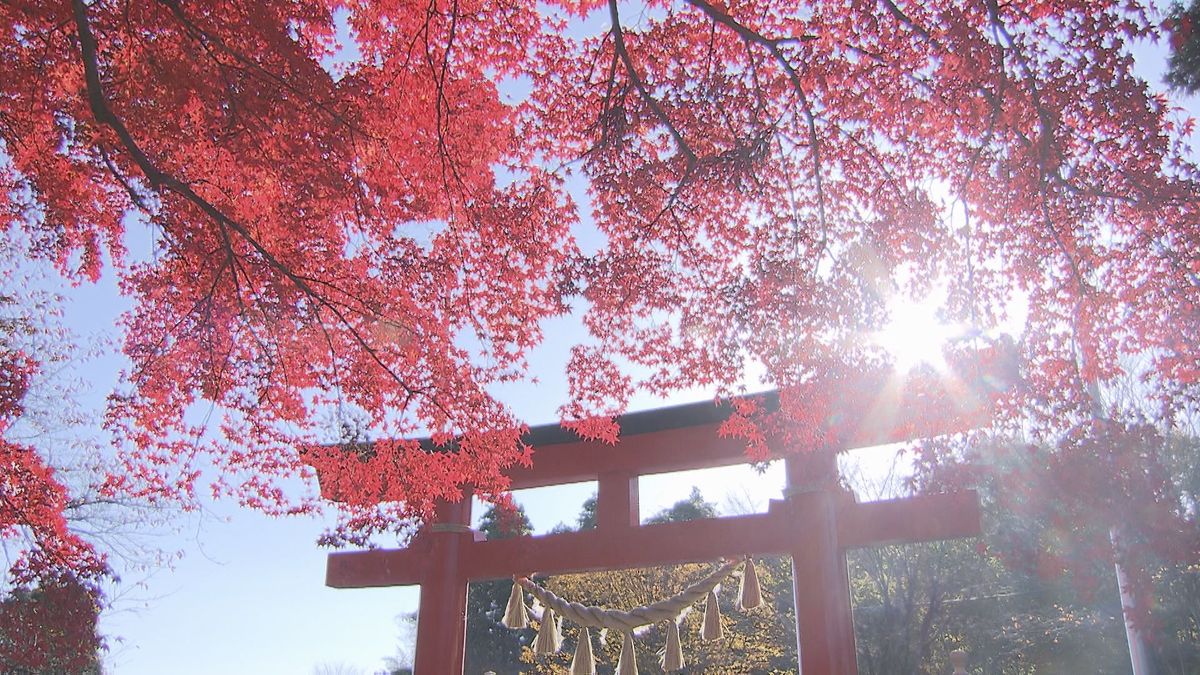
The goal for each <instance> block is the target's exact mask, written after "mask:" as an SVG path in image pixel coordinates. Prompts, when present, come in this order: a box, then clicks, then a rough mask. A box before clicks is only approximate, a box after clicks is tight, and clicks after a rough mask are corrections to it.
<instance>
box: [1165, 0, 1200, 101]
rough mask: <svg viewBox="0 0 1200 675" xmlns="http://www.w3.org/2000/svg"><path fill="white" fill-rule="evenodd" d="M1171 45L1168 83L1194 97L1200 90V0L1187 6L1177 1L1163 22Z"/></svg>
mask: <svg viewBox="0 0 1200 675" xmlns="http://www.w3.org/2000/svg"><path fill="white" fill-rule="evenodd" d="M1163 27H1164V28H1166V29H1167V35H1168V39H1169V42H1170V46H1171V55H1170V57H1169V58H1168V59H1167V74H1166V78H1165V79H1166V81H1167V84H1169V85H1171V86H1172V87H1174V88H1176V89H1179V90H1181V91H1185V92H1188V93H1190V94H1194V93H1196V91H1197V90H1200V33H1197V32H1196V29H1197V28H1200V0H1192V3H1191V4H1190V5H1188V6H1187V7H1184V6H1183V4H1182V3H1179V2H1176V3H1174V4H1173V5H1172V6H1171V12H1170V15H1169V16H1168V18H1167V20H1166V21H1165V22H1163Z"/></svg>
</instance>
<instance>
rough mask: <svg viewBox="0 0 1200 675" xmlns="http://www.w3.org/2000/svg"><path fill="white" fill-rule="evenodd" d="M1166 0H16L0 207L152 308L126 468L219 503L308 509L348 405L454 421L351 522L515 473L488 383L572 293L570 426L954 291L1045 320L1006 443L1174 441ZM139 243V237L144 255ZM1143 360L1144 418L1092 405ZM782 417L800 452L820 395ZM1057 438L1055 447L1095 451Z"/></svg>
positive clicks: (1181, 411)
mask: <svg viewBox="0 0 1200 675" xmlns="http://www.w3.org/2000/svg"><path fill="white" fill-rule="evenodd" d="M1147 11H1148V10H1146V9H1145V8H1143V7H1141V6H1140V5H1139V3H1137V2H1126V1H1125V0H1121V1H1119V2H1118V1H1116V0H1107V1H1106V0H1070V1H1063V0H1053V1H1051V0H1030V1H1029V2H1020V3H1000V2H997V1H996V0H980V1H979V2H971V3H964V2H954V1H937V2H932V1H922V2H917V1H908V0H840V1H831V0H829V1H827V0H814V1H813V2H808V3H802V4H797V3H780V2H768V1H766V0H748V1H746V2H737V3H723V2H718V1H715V0H681V1H679V2H660V1H654V2H649V3H647V5H646V6H645V7H644V8H640V9H634V8H633V7H631V6H629V5H628V4H624V3H619V2H616V0H610V1H609V2H607V4H606V3H603V2H596V1H591V0H589V1H586V2H581V1H578V0H574V1H571V2H563V1H557V2H556V1H554V0H550V1H549V2H545V3H527V2H496V1H493V0H488V1H486V2H484V1H482V0H429V2H425V3H415V4H414V3H400V2H392V1H388V0H348V1H336V2H335V1H330V0H291V1H287V2H285V1H283V0H264V1H255V2H248V1H247V2H241V1H238V0H203V1H196V2H183V1H182V0H93V1H92V2H85V0H55V1H52V2H51V1H45V0H26V1H24V2H21V1H20V0H18V1H17V2H9V3H6V4H5V5H4V7H3V9H0V72H3V73H4V76H3V78H2V79H0V139H2V141H3V151H4V153H5V154H6V155H7V161H5V162H3V163H0V212H2V213H3V214H4V216H3V217H4V220H5V225H6V227H9V228H20V229H22V230H24V231H26V232H27V233H28V234H29V235H30V236H31V238H32V239H33V240H34V241H35V242H36V247H35V248H36V250H35V251H33V253H34V255H35V256H37V257H39V258H42V259H46V260H50V261H53V262H54V263H55V264H56V265H57V266H58V267H59V269H60V270H61V271H62V273H63V274H65V275H68V276H70V277H71V278H74V279H94V278H96V276H97V275H98V274H100V272H101V267H102V264H103V261H105V260H111V261H112V264H113V265H114V267H115V268H116V270H117V271H118V272H119V274H120V275H121V278H122V283H123V289H124V291H125V292H126V293H127V294H128V295H130V296H131V297H132V298H133V299H134V301H135V308H134V310H133V311H132V313H131V314H130V315H129V316H128V317H127V318H126V320H125V326H124V327H125V330H126V333H127V338H126V345H125V351H126V354H127V355H128V357H129V358H130V360H131V362H132V370H131V371H130V372H129V375H128V378H127V381H126V382H125V383H124V384H123V385H121V386H120V387H119V388H118V391H117V392H116V393H115V394H114V395H113V397H112V400H111V406H110V410H109V414H108V418H107V425H108V427H109V428H110V429H111V430H112V431H113V432H114V433H115V434H116V435H117V436H118V439H119V441H120V442H121V445H122V447H123V451H124V459H125V470H124V471H122V472H117V473H114V476H113V477H112V480H111V481H110V488H111V489H113V490H127V491H132V492H134V493H136V494H139V495H143V496H156V495H162V496H168V497H180V496H183V497H185V498H187V497H188V496H189V495H190V494H191V492H192V490H193V488H194V485H195V482H196V480H197V478H198V476H199V475H200V467H201V466H209V465H210V463H211V465H215V466H216V467H217V468H218V469H219V471H220V473H221V475H222V480H221V482H220V484H219V485H218V486H217V487H216V489H217V490H218V491H227V492H230V493H234V494H236V495H238V496H239V497H240V498H241V499H243V500H244V501H246V502H247V503H250V504H254V505H256V506H260V507H263V508H268V509H272V510H286V509H291V508H304V505H303V504H299V505H298V504H296V503H294V502H293V501H291V500H289V499H287V498H286V497H285V495H283V493H282V492H281V491H280V489H279V483H278V479H279V478H280V477H286V476H288V475H291V474H294V473H296V472H298V471H300V470H301V469H300V463H299V461H298V457H297V452H296V448H297V447H298V446H300V445H302V444H303V443H305V442H309V441H313V440H320V439H321V437H320V436H319V435H318V432H319V431H320V428H321V423H320V422H319V419H320V416H319V415H318V414H317V413H318V412H319V411H321V410H323V409H328V408H331V407H332V408H335V409H337V410H355V411H359V412H360V413H361V414H363V415H365V416H366V420H367V421H368V422H369V424H370V425H371V427H372V428H373V429H374V430H376V431H377V432H379V433H383V434H387V435H392V436H397V437H399V436H404V435H411V434H413V433H416V432H424V431H428V432H431V433H433V434H434V435H435V436H436V437H437V438H442V439H448V438H450V437H451V436H452V435H458V434H463V437H462V439H461V441H460V443H459V444H458V445H457V450H456V451H455V452H428V451H426V450H423V449H421V448H420V447H418V446H417V445H416V444H413V443H404V442H397V443H386V444H379V445H378V447H376V448H375V449H374V450H371V451H370V452H369V453H368V454H369V455H370V459H371V461H370V462H369V463H367V464H369V466H370V467H371V469H372V471H374V472H375V473H373V474H371V475H366V472H363V473H364V476H363V480H364V482H365V483H369V484H370V485H369V487H370V488H371V489H370V490H364V495H365V494H373V492H372V491H371V490H374V489H377V488H378V487H379V486H378V485H377V483H380V482H384V483H386V484H387V491H388V494H390V495H391V496H393V497H394V498H396V499H398V500H400V501H401V504H399V505H393V506H391V507H388V508H389V510H387V511H371V510H369V509H367V505H363V507H364V509H367V510H365V511H363V512H362V513H360V514H359V516H358V517H357V519H356V520H355V521H354V522H353V525H355V526H358V527H362V528H366V529H368V530H369V529H371V528H375V527H386V526H389V525H390V524H393V523H394V522H395V520H394V519H395V518H396V517H400V516H406V515H411V514H417V513H421V512H424V511H426V510H427V509H428V508H429V506H430V504H431V502H432V500H433V499H435V498H438V497H445V496H452V495H456V494H457V493H458V491H459V489H460V487H461V486H462V485H464V484H467V483H471V484H475V485H477V486H479V487H480V488H481V489H482V490H483V491H484V492H495V491H498V490H500V489H502V488H503V485H504V478H503V471H504V469H505V467H507V466H510V465H512V464H513V463H514V462H518V461H527V460H528V459H529V457H530V456H529V449H528V448H525V447H523V446H521V444H520V443H519V442H518V440H517V439H518V433H519V420H517V419H514V417H513V415H512V413H511V411H510V410H509V409H507V408H506V407H505V406H504V405H502V404H500V403H498V402H497V401H496V400H495V399H494V398H493V397H492V396H491V395H489V389H488V387H489V386H490V385H492V384H494V383H497V382H503V381H508V380H512V379H519V378H522V377H524V376H525V373H526V370H527V368H528V364H527V363H526V357H527V355H528V354H529V353H530V350H531V349H532V348H533V347H534V346H536V345H538V344H539V343H540V342H541V341H542V340H543V335H542V333H541V325H542V322H543V320H544V319H546V318H548V317H552V316H555V315H561V314H564V313H567V312H570V311H572V308H574V311H575V312H577V313H578V314H579V315H580V316H581V317H582V321H583V322H584V324H585V326H586V327H587V329H588V331H589V332H590V335H589V336H588V337H587V338H586V339H581V340H580V343H579V344H578V345H577V346H576V347H575V348H574V351H573V356H572V358H571V361H570V364H569V366H568V372H567V374H566V375H567V378H568V379H569V382H570V385H571V392H572V397H571V400H570V401H569V402H567V403H566V405H565V406H564V408H563V415H564V417H565V418H566V419H568V420H576V421H577V422H578V426H577V428H579V429H580V430H581V431H582V432H583V433H590V434H600V435H603V434H610V433H611V432H612V428H611V427H606V426H605V425H604V423H603V422H602V421H601V422H596V421H594V420H595V419H597V416H599V419H601V420H602V419H603V418H604V417H605V416H607V415H610V414H612V413H614V412H617V411H620V410H621V409H622V408H623V406H624V405H625V403H626V401H627V400H628V399H629V397H630V396H631V394H632V393H633V392H634V391H636V390H638V389H641V390H648V391H651V392H667V391H672V390H677V389H680V388H684V387H696V386H699V387H706V388H709V389H712V390H715V391H716V392H717V393H719V394H730V393H735V392H736V391H737V390H738V388H739V386H740V385H741V383H742V382H743V381H744V380H745V379H746V377H747V373H748V372H758V371H759V368H760V366H761V370H762V371H763V372H765V378H766V380H767V382H769V383H770V384H772V385H774V386H778V387H781V388H784V389H787V388H789V387H794V386H797V385H800V384H804V383H808V384H813V383H817V384H820V383H822V382H836V381H838V380H839V379H840V378H842V377H843V376H845V375H846V374H849V373H854V372H857V371H860V370H863V369H870V368H877V367H879V365H880V364H881V363H882V362H883V361H884V360H885V359H886V355H885V354H884V353H883V352H882V351H881V350H880V349H879V347H878V346H876V345H874V344H873V343H872V342H871V341H870V340H869V339H866V338H865V336H867V335H869V334H870V333H871V332H872V331H875V330H877V329H878V328H879V326H880V325H881V324H882V323H883V321H884V320H885V316H886V313H887V311H888V306H889V303H890V302H891V300H892V299H893V298H894V297H897V296H918V295H920V294H922V293H923V292H925V291H927V290H928V289H929V288H930V287H932V286H935V285H943V284H944V285H945V286H946V288H947V289H948V300H947V303H946V308H945V309H946V313H947V316H948V317H949V318H951V319H954V320H957V321H961V322H963V323H965V324H968V325H970V326H972V327H974V328H975V329H976V334H975V335H976V337H974V338H973V339H972V340H969V341H964V342H963V343H962V344H960V345H959V346H958V348H959V349H960V350H969V349H971V348H972V347H973V346H979V345H982V344H986V343H987V341H988V336H989V335H992V332H991V331H994V330H995V328H996V326H997V325H999V323H1000V322H1001V321H1002V320H1003V319H1004V318H1005V316H1006V315H1007V314H1008V313H1010V312H1018V313H1019V312H1020V310H1019V309H1014V307H1017V306H1019V305H1021V304H1022V301H1027V304H1028V317H1027V320H1026V323H1025V326H1026V327H1025V331H1024V333H1023V334H1022V335H1021V336H1020V337H1019V339H1018V341H1017V349H1018V352H1019V356H1020V364H1021V369H1020V372H1021V376H1022V377H1021V382H1022V384H1021V386H1019V387H1014V388H1012V389H1010V390H1009V392H1008V395H1007V397H1006V399H1005V400H1004V401H1003V403H1002V408H1001V409H1002V413H1003V414H1002V419H1001V422H1002V423H1004V424H1008V425H1010V426H1011V427H1020V428H1025V429H1033V430H1035V431H1036V433H1037V434H1038V435H1039V437H1040V438H1042V439H1048V440H1056V439H1067V438H1072V439H1075V436H1073V435H1072V434H1074V433H1075V432H1077V431H1080V430H1082V431H1083V433H1085V434H1086V433H1088V431H1087V430H1089V429H1091V428H1092V427H1091V425H1093V423H1094V422H1095V420H1096V419H1104V420H1110V421H1113V422H1114V423H1117V424H1124V423H1125V422H1126V421H1130V420H1133V418H1134V417H1135V416H1140V417H1141V418H1145V419H1149V420H1150V421H1153V422H1155V423H1161V424H1165V425H1170V424H1172V423H1174V422H1176V421H1177V420H1178V419H1179V417H1180V416H1181V415H1186V414H1190V412H1191V409H1192V407H1193V404H1194V401H1195V396H1196V394H1197V389H1196V383H1197V379H1198V374H1200V369H1198V368H1197V364H1198V363H1200V360H1198V356H1200V354H1198V350H1200V341H1197V340H1195V339H1194V336H1195V335H1197V334H1198V331H1200V311H1198V310H1197V307H1198V302H1200V283H1198V279H1197V277H1196V274H1197V271H1200V269H1198V268H1200V259H1198V257H1197V256H1198V253H1197V252H1200V240H1198V239H1200V236H1198V235H1200V228H1197V222H1200V220H1198V216H1200V214H1198V213H1197V211H1198V207H1200V192H1198V187H1200V183H1198V182H1197V178H1198V174H1197V171H1196V167H1195V166H1194V165H1193V164H1192V163H1191V162H1190V161H1189V160H1188V159H1187V158H1186V156H1185V153H1186V150H1187V148H1186V146H1185V140H1186V134H1187V133H1188V132H1190V122H1187V121H1184V120H1182V119H1181V117H1180V116H1179V115H1178V114H1177V112H1176V111H1173V110H1172V109H1171V108H1170V106H1169V103H1168V102H1167V101H1166V100H1165V99H1163V98H1161V97H1159V96H1157V95H1155V94H1153V93H1152V92H1151V90H1150V89H1149V88H1148V87H1147V85H1146V83H1144V82H1143V81H1141V80H1139V79H1138V78H1137V77H1135V76H1134V74H1133V72H1132V66H1133V60H1132V57H1131V55H1130V52H1129V48H1130V45H1131V44H1132V43H1134V42H1135V41H1137V40H1141V39H1146V38H1153V37H1155V36H1156V32H1155V31H1156V30H1157V29H1156V28H1155V26H1156V25H1157V22H1156V21H1155V20H1154V17H1151V16H1148V15H1147ZM339 24H344V25H345V26H346V27H348V30H349V35H350V36H352V37H347V35H346V33H345V31H342V34H341V35H340V37H339V28H338V26H339ZM339 40H340V41H341V42H342V43H344V44H346V45H349V48H348V49H342V50H339V49H338V43H339ZM579 177H581V178H582V179H583V180H576V178H579ZM577 185H584V186H585V187H586V198H584V197H583V192H581V191H576V190H574V186H577ZM141 223H144V224H146V225H148V226H149V227H150V228H151V230H152V231H153V233H154V236H155V239H154V245H153V251H152V252H151V254H150V255H149V256H146V257H143V256H140V255H139V256H133V257H130V256H129V255H128V254H127V252H126V251H125V248H124V243H125V241H126V236H125V235H126V233H127V231H128V230H130V228H135V229H139V228H141V227H142V225H141ZM576 237H578V241H577V240H576ZM1134 357H1137V359H1139V360H1137V361H1136V362H1137V363H1138V364H1139V366H1138V369H1137V370H1136V371H1133V367H1132V366H1131V365H1130V364H1131V363H1134V362H1135V361H1134V360H1133V358H1134ZM1142 376H1147V377H1146V379H1145V383H1144V384H1142V385H1140V386H1141V389H1140V390H1139V400H1142V401H1145V402H1149V405H1142V406H1139V407H1137V409H1136V410H1134V409H1133V408H1130V407H1126V408H1121V407H1119V406H1116V405H1115V404H1113V403H1112V402H1113V401H1114V400H1115V399H1113V398H1111V397H1108V398H1106V395H1105V394H1106V392H1107V391H1108V389H1107V388H1108V387H1109V386H1110V385H1111V384H1112V383H1114V382H1119V381H1122V379H1123V378H1136V377H1142ZM817 390H819V387H818V388H817ZM784 398H785V400H792V401H794V402H795V406H794V409H792V410H790V411H788V415H789V419H790V420H791V421H792V422H793V423H794V424H795V425H797V426H798V429H797V431H796V433H797V434H798V436H799V437H813V434H812V433H811V431H812V429H818V428H820V427H821V425H822V424H824V422H825V420H824V418H823V417H821V416H819V415H816V414H814V413H813V412H812V411H814V410H821V409H822V408H823V405H822V403H821V402H820V401H814V400H811V397H791V398H790V399H789V398H788V397H786V396H785V397H784ZM209 405H215V406H216V408H217V409H218V410H219V411H220V416H221V417H220V419H221V421H220V423H219V430H220V432H219V433H216V434H205V433H204V432H203V430H202V429H201V428H199V425H197V424H196V422H195V421H196V420H197V419H200V418H201V417H203V413H204V411H205V409H206V408H207V407H208V406H209ZM1135 412H1136V413H1137V415H1134V413H1135ZM197 413H199V414H197ZM806 425H807V426H808V427H809V429H807V430H806V429H805V426H806ZM1070 442H1071V443H1072V444H1073V445H1072V446H1071V447H1072V448H1076V447H1077V448H1080V450H1079V451H1072V452H1071V453H1068V454H1066V455H1064V461H1067V458H1068V457H1069V461H1071V462H1082V463H1086V462H1090V461H1092V460H1093V454H1094V453H1091V452H1090V451H1088V450H1087V448H1088V447H1089V446H1088V445H1087V444H1080V442H1079V441H1078V440H1077V439H1075V440H1071V441H1070ZM200 458H203V459H202V460H201V459H200ZM364 466H366V464H364ZM1122 466H1123V465H1122ZM1078 475H1080V476H1096V475H1097V473H1096V472H1079V474H1078ZM1097 480H1099V478H1098V479H1097ZM1103 480H1109V481H1116V482H1120V481H1122V480H1124V476H1123V475H1122V474H1120V473H1117V474H1114V475H1112V476H1108V475H1107V474H1106V475H1105V477H1103ZM1079 489H1080V491H1081V492H1086V491H1089V490H1091V491H1094V490H1097V489H1108V488H1107V487H1106V486H1103V485H1094V484H1092V485H1080V486H1079ZM1132 498H1133V499H1152V500H1154V499H1158V498H1159V496H1158V495H1157V493H1155V494H1149V495H1141V496H1134V497H1132ZM1131 512H1136V510H1132V511H1131Z"/></svg>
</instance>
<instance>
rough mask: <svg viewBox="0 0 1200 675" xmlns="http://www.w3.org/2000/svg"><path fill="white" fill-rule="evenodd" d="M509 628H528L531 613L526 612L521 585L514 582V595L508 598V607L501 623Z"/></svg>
mask: <svg viewBox="0 0 1200 675" xmlns="http://www.w3.org/2000/svg"><path fill="white" fill-rule="evenodd" d="M500 622H501V623H503V624H504V625H505V627H507V628H528V627H529V612H527V611H526V610H525V594H524V592H523V591H522V590H521V584H519V583H517V582H516V581H514V582H513V587H512V593H511V594H509V596H508V606H507V607H505V608H504V618H503V619H501V621H500Z"/></svg>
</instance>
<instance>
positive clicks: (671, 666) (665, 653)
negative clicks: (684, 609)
mask: <svg viewBox="0 0 1200 675" xmlns="http://www.w3.org/2000/svg"><path fill="white" fill-rule="evenodd" d="M661 663H662V669H663V670H664V671H665V672H668V673H671V672H674V671H676V670H683V648H682V647H681V646H680V644H679V624H678V623H676V622H675V621H673V620H668V621H667V646H666V647H663V650H662V662H661ZM572 675H573V674H572Z"/></svg>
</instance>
